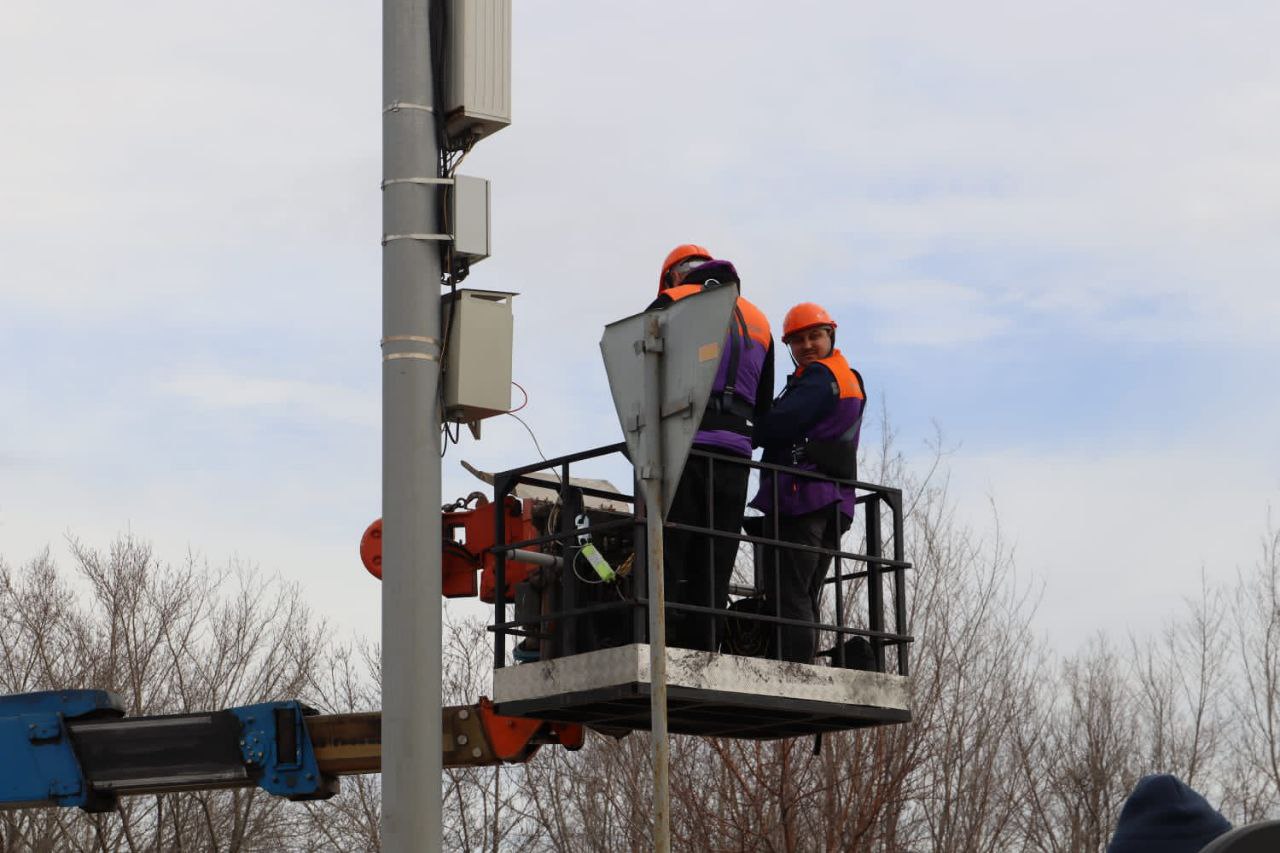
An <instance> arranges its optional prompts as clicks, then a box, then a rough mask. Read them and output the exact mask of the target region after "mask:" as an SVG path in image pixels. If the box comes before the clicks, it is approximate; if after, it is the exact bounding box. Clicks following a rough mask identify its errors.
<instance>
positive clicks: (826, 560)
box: [751, 302, 867, 663]
mask: <svg viewBox="0 0 1280 853" xmlns="http://www.w3.org/2000/svg"><path fill="white" fill-rule="evenodd" d="M836 328H837V324H836V321H835V320H834V319H832V317H831V315H830V314H829V313H827V310H826V309H825V308H823V307H822V306H821V305H817V304H815V303H813V302H802V303H801V304H799V305H797V306H795V307H794V308H792V309H791V310H790V311H788V312H787V316H786V319H785V320H784V321H783V324H782V342H783V343H785V344H786V345H787V346H788V347H789V348H790V350H791V358H792V359H793V360H794V361H795V364H796V369H795V372H794V373H793V374H791V376H789V377H788V378H787V384H786V387H785V388H784V389H783V392H782V394H780V395H779V396H778V399H776V400H775V401H774V403H773V407H772V409H771V410H770V411H769V413H768V414H767V415H766V416H765V417H763V418H761V419H760V420H758V421H757V422H756V426H755V434H754V440H755V443H756V444H757V445H759V446H761V447H763V448H764V455H763V457H762V460H761V461H763V462H769V463H772V464H775V465H785V466H788V467H792V468H796V469H800V470H803V471H816V472H818V473H820V474H822V475H824V478H823V479H814V478H806V477H804V476H801V475H799V474H789V473H782V472H776V474H777V476H776V478H775V476H774V475H775V472H774V471H770V470H765V471H762V472H761V476H760V491H759V492H758V493H757V494H756V496H755V497H754V498H752V500H751V506H752V507H754V508H756V509H758V510H760V511H761V512H763V513H764V514H765V519H764V524H763V526H762V527H763V531H764V535H765V536H767V537H768V538H771V539H780V540H782V541H785V542H794V543H796V544H799V545H807V546H811V547H815V548H825V549H828V550H838V549H839V545H840V535H841V533H843V532H844V531H845V530H847V529H848V528H849V525H850V524H851V523H852V520H853V506H854V492H853V487H852V486H849V485H845V484H842V483H837V482H833V480H832V479H829V478H836V479H843V480H853V479H857V459H858V438H859V435H860V433H861V427H862V414H863V410H864V408H865V406H866V400H867V395H866V390H865V388H864V386H863V384H862V376H861V375H860V374H859V373H858V371H856V370H854V369H853V368H852V367H850V366H849V362H848V361H847V360H846V359H845V357H844V355H843V354H841V352H840V350H838V349H836V345H835V344H836ZM765 563H766V565H765V571H764V586H765V589H764V596H765V602H766V611H765V612H767V613H770V614H773V615H777V616H780V617H783V618H787V619H803V620H805V621H808V622H818V621H820V620H819V614H820V610H819V605H820V602H821V596H822V588H823V582H824V580H825V579H826V575H827V569H828V568H829V567H830V565H831V556H830V555H827V554H819V553H816V552H814V551H801V550H792V549H790V548H776V549H770V551H769V553H768V555H767V556H766V560H765ZM816 644H817V631H816V630H815V629H811V628H807V627H803V626H795V625H784V626H783V628H782V647H781V649H780V656H781V658H782V659H783V660H788V661H797V662H800V663H808V662H810V661H811V660H812V659H813V656H814V654H815V652H816V650H817V646H816Z"/></svg>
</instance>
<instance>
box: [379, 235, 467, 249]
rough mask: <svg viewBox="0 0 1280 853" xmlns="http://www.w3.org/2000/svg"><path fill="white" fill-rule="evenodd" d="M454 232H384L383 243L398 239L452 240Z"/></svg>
mask: <svg viewBox="0 0 1280 853" xmlns="http://www.w3.org/2000/svg"><path fill="white" fill-rule="evenodd" d="M452 239H453V235H452V234H383V235H382V245H384V246H385V245H387V244H388V243H394V242H395V241H396V240H428V241H430V240H452Z"/></svg>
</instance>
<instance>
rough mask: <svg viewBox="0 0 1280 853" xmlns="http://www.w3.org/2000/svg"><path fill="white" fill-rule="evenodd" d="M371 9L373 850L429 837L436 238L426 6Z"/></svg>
mask: <svg viewBox="0 0 1280 853" xmlns="http://www.w3.org/2000/svg"><path fill="white" fill-rule="evenodd" d="M432 2H443V0H383V6H382V47H383V58H382V63H383V70H382V96H383V111H382V176H383V182H382V190H383V195H382V231H383V238H382V240H383V250H382V518H383V542H382V552H383V565H384V567H385V568H384V573H383V578H382V846H383V849H384V850H386V851H388V853H408V851H420V850H438V849H440V844H441V813H440V812H441V808H440V778H441V761H442V750H441V742H440V741H441V722H440V680H441V672H440V618H441V605H440V406H439V395H438V388H439V383H440V249H439V240H440V235H439V234H438V233H436V232H437V219H438V213H437V211H438V209H439V204H438V195H437V193H439V192H440V191H441V187H440V184H439V182H438V181H437V180H436V169H437V161H438V157H439V152H438V150H437V147H436V135H435V113H434V112H433V106H434V104H433V101H432V96H431V92H432V77H431V48H432V45H431V39H430V35H429V28H428V24H427V22H428V17H429V15H428V13H429V10H430V6H431V3H432Z"/></svg>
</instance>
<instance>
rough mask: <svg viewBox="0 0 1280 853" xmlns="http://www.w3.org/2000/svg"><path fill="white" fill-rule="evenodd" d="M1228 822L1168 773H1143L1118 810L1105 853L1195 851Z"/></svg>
mask: <svg viewBox="0 0 1280 853" xmlns="http://www.w3.org/2000/svg"><path fill="white" fill-rule="evenodd" d="M1230 829H1231V822H1230V821H1228V820H1227V819H1226V818H1225V817H1223V816H1222V815H1221V814H1219V813H1218V811H1217V810H1216V809H1214V807H1213V806H1211V805H1209V803H1208V801H1206V800H1205V798H1204V797H1202V796H1200V794H1198V793H1196V791H1194V790H1192V789H1191V788H1189V787H1187V785H1186V784H1185V783H1183V782H1182V780H1180V779H1179V778H1178V777H1176V776H1171V775H1169V774H1168V773H1161V774H1159V775H1155V776H1143V777H1142V778H1141V779H1139V780H1138V784H1137V785H1135V786H1134V788H1133V793H1131V794H1130V795H1129V799H1127V800H1125V802H1124V806H1123V808H1121V809H1120V819H1119V820H1118V821H1117V822H1116V831H1115V835H1113V836H1111V843H1110V844H1108V845H1107V853H1198V851H1199V850H1200V849H1201V848H1203V847H1204V846H1205V845H1206V844H1208V843H1209V842H1210V841H1212V840H1213V839H1215V838H1217V837H1218V836H1219V835H1222V834H1223V833H1225V832H1227V831H1229V830H1230Z"/></svg>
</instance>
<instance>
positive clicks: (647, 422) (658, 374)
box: [640, 314, 671, 853]
mask: <svg viewBox="0 0 1280 853" xmlns="http://www.w3.org/2000/svg"><path fill="white" fill-rule="evenodd" d="M662 333H663V329H662V319H661V317H660V316H659V315H658V314H650V315H649V316H648V317H646V318H645V335H644V413H643V419H644V426H645V429H644V433H643V435H644V440H645V441H646V442H648V443H649V452H648V454H647V456H648V458H649V459H651V460H653V461H654V464H652V465H648V466H645V468H642V469H641V471H640V480H641V482H642V483H644V515H645V539H646V541H647V543H648V545H647V555H648V557H647V561H646V563H645V570H646V572H647V573H648V575H649V715H650V719H651V729H650V738H651V739H652V744H653V849H654V850H655V851H657V852H658V853H669V851H670V850H671V787H670V782H669V777H670V750H669V747H668V743H667V614H666V590H665V589H664V584H663V577H662V575H663V552H662V519H663V516H664V515H665V514H666V513H665V507H664V506H663V500H662V470H661V467H662V350H663V340H662V339H663V334H662Z"/></svg>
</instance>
